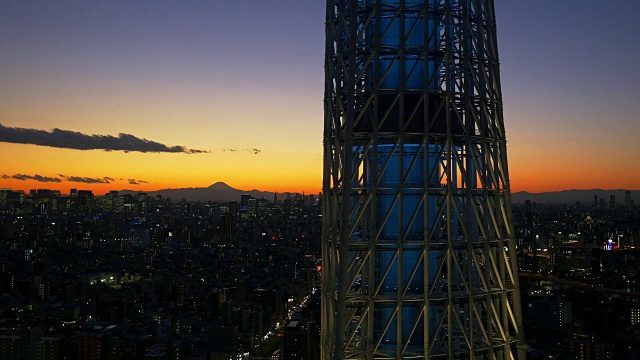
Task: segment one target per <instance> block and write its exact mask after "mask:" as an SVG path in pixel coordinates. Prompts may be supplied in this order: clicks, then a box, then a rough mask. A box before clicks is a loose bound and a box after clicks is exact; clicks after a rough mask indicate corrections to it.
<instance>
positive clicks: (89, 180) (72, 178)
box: [60, 175, 113, 184]
mask: <svg viewBox="0 0 640 360" xmlns="http://www.w3.org/2000/svg"><path fill="white" fill-rule="evenodd" d="M60 177H61V178H64V179H65V180H67V181H70V182H77V183H84V184H111V181H113V179H112V178H110V177H106V176H105V177H103V178H90V177H84V176H64V175H60Z"/></svg>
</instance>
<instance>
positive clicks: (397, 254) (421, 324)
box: [321, 0, 524, 359]
mask: <svg viewBox="0 0 640 360" xmlns="http://www.w3.org/2000/svg"><path fill="white" fill-rule="evenodd" d="M326 27H327V28H326V34H327V42H326V56H325V73H326V81H325V103H324V107H325V127H324V173H323V174H324V176H323V199H322V203H323V258H322V261H323V264H322V269H323V270H322V271H323V274H322V277H323V285H322V292H323V294H322V301H323V312H322V324H321V328H322V340H321V341H322V357H323V358H324V359H410V358H415V359H423V358H448V359H470V358H474V359H494V358H495V359H514V358H518V359H524V334H523V330H522V318H521V309H520V295H519V284H518V274H517V259H516V249H515V241H514V231H513V222H512V213H511V193H510V187H509V175H508V166H507V156H506V140H505V128H504V123H503V115H502V94H501V89H500V76H499V65H498V52H497V40H496V23H495V9H494V2H493V0H327V17H326Z"/></svg>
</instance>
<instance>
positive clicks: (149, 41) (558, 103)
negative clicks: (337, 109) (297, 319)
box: [0, 0, 640, 194]
mask: <svg viewBox="0 0 640 360" xmlns="http://www.w3.org/2000/svg"><path fill="white" fill-rule="evenodd" d="M495 3H496V9H497V15H498V19H497V21H498V39H499V45H500V49H499V50H500V60H501V66H502V90H503V97H504V103H505V122H506V124H505V125H506V129H507V139H508V153H509V164H510V175H511V185H512V190H513V191H521V190H528V191H533V192H539V191H551V190H563V189H572V188H578V189H590V188H605V189H613V188H628V189H640V165H638V163H637V161H636V160H635V159H636V158H637V157H638V156H639V155H640V137H639V136H640V121H639V119H638V114H640V88H639V85H638V84H640V70H638V65H637V59H639V58H640V46H639V45H640V40H639V38H638V37H637V35H638V34H639V33H638V30H637V26H636V24H635V23H634V22H635V21H636V19H637V18H638V17H640V1H637V0H618V1H602V0H562V1H559V0H539V1H521V0H495ZM324 10H325V3H324V1H320V0H277V1H263V0H262V1H261V0H234V1H221V0H201V1H200V0H198V1H196V0H189V1H173V0H155V1H125V0H110V1H101V2H97V1H91V2H89V1H80V0H77V1H66V0H61V1H49V0H46V1H45V0H40V1H39V0H29V1H22V0H0V124H2V125H3V126H5V127H18V128H29V129H39V130H47V131H50V130H52V129H54V128H58V129H62V130H70V131H76V132H80V133H84V134H88V135H93V134H99V135H112V136H118V134H119V133H125V134H131V135H134V136H136V137H138V138H143V139H148V140H152V141H154V142H159V143H162V144H166V145H168V146H184V147H186V148H189V149H204V150H208V151H210V152H209V153H205V154H185V153H142V152H135V151H130V152H122V151H110V152H107V151H103V150H71V149H59V148H52V147H43V146H36V145H24V144H10V143H0V164H2V165H1V167H0V176H2V175H6V176H5V179H3V178H0V187H3V188H13V189H24V190H28V189H33V188H53V189H60V190H62V191H63V193H68V190H69V188H80V189H93V190H94V192H96V193H98V194H100V193H104V192H105V191H107V190H109V189H117V190H119V189H124V188H128V189H133V190H145V191H146V190H155V189H161V188H167V187H173V188H176V187H205V186H208V185H210V184H212V183H214V182H217V181H224V182H226V183H228V184H229V185H231V186H233V187H235V188H240V189H245V190H248V189H253V188H258V189H261V190H266V191H274V190H277V191H300V192H301V191H305V192H307V193H310V192H312V193H317V192H318V191H320V188H321V172H322V157H321V154H322V127H323V126H322V122H323V108H322V96H323V81H324V75H323V55H324V54H323V51H324ZM252 149H257V150H259V152H257V151H254V150H252ZM232 150H235V151H232ZM256 152H257V154H256ZM14 175H27V177H31V178H33V177H35V175H40V176H41V177H48V178H57V179H58V180H60V182H48V183H47V182H41V181H36V180H17V179H12V178H8V179H7V177H13V176H14ZM60 175H64V176H66V177H65V178H62V177H60ZM74 177H75V178H76V179H75V180H77V181H80V182H73V181H69V179H74ZM22 178H25V177H24V176H22ZM77 178H83V179H84V180H83V179H77ZM105 178H111V179H112V180H109V183H108V184H106V183H102V184H89V183H87V182H89V181H90V180H91V179H93V180H95V179H102V182H105V181H104V179H105ZM40 180H42V179H40ZM93 180H91V181H93ZM130 180H134V181H130ZM82 181H84V182H82Z"/></svg>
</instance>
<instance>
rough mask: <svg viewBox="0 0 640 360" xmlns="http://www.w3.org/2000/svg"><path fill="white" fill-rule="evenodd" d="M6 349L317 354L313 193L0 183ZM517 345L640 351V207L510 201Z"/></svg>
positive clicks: (533, 350)
mask: <svg viewBox="0 0 640 360" xmlns="http://www.w3.org/2000/svg"><path fill="white" fill-rule="evenodd" d="M0 208H1V209H2V211H1V214H2V218H1V223H0V239H1V240H2V243H1V246H2V247H1V249H2V251H1V253H2V256H1V258H0V319H1V320H0V358H1V359H12V360H13V359H16V360H18V359H34V360H35V359H37V360H44V359H114V360H115V359H125V358H127V359H175V360H178V359H188V360H192V359H317V358H319V324H320V317H319V315H320V314H319V312H320V298H319V295H318V294H319V291H318V289H319V286H320V281H321V267H320V265H319V264H320V260H321V259H320V253H321V251H320V248H321V243H320V229H321V226H320V223H321V217H320V214H321V203H320V202H319V200H318V198H317V197H316V196H304V195H300V194H290V195H288V196H286V198H283V199H278V195H277V194H274V198H273V199H271V200H267V199H256V198H254V197H252V196H250V195H242V196H241V198H240V199H238V201H231V202H226V203H215V202H207V203H203V202H187V201H184V200H179V199H170V198H163V197H162V196H156V197H150V196H147V194H145V193H124V194H118V192H115V191H112V192H109V193H108V194H106V195H105V196H94V195H93V194H92V193H91V191H82V190H79V191H75V190H72V192H71V194H69V195H66V194H65V195H63V194H60V193H59V192H58V191H51V190H44V189H43V190H33V191H30V192H29V193H24V192H22V191H11V190H2V191H0ZM513 211H514V225H515V228H516V234H517V235H516V240H517V243H518V253H519V258H518V264H519V271H520V282H521V295H522V303H523V308H524V309H523V310H524V319H525V330H526V336H527V342H528V345H529V349H528V350H527V351H528V355H527V357H528V358H530V359H542V358H549V357H553V358H556V359H627V358H634V357H633V356H634V355H635V356H637V355H638V354H639V353H640V347H638V344H640V294H639V293H638V291H637V289H638V286H640V251H638V249H637V247H638V245H640V244H639V241H640V219H639V217H640V207H638V206H637V205H636V204H634V202H633V200H632V199H631V193H630V192H627V197H626V198H625V199H623V201H622V202H621V203H618V202H616V200H615V198H613V197H612V198H610V199H608V200H607V201H604V199H597V198H596V199H594V201H593V203H589V204H586V203H580V202H578V203H575V204H536V203H532V202H531V201H527V202H525V203H524V204H515V205H514V209H513Z"/></svg>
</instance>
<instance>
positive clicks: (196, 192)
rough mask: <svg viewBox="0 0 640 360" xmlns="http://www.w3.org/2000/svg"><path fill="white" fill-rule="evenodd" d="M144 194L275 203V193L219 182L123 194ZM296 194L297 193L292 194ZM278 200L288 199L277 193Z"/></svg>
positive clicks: (179, 198) (203, 200)
mask: <svg viewBox="0 0 640 360" xmlns="http://www.w3.org/2000/svg"><path fill="white" fill-rule="evenodd" d="M140 192H144V193H146V194H147V195H149V196H156V195H162V197H165V198H167V197H168V198H171V199H172V200H178V201H179V200H182V199H184V200H187V201H190V202H196V201H202V202H206V201H214V202H228V201H240V196H241V195H244V194H249V195H251V196H253V197H254V198H256V199H262V198H264V199H267V200H269V201H273V196H274V192H269V191H261V190H256V189H253V190H240V189H234V188H233V187H231V186H229V185H227V184H226V183H223V182H217V183H215V184H212V185H210V186H208V187H206V188H181V189H162V190H156V191H133V190H122V191H120V193H122V194H127V193H129V194H135V193H140ZM291 194H295V193H291ZM277 195H278V199H279V200H283V199H285V198H286V193H277Z"/></svg>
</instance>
